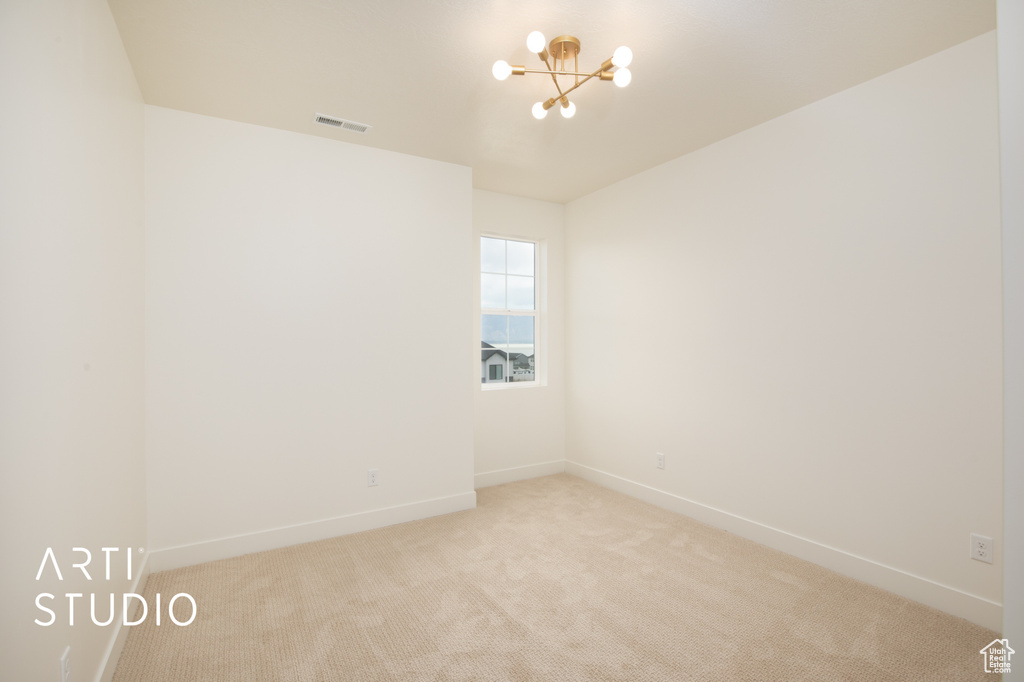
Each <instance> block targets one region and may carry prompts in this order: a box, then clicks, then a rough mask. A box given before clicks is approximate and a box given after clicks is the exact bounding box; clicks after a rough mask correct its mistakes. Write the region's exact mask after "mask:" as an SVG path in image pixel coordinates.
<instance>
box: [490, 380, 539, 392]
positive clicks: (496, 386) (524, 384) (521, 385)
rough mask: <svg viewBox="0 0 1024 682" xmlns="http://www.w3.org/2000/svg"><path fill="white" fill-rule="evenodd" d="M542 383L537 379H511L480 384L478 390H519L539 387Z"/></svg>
mask: <svg viewBox="0 0 1024 682" xmlns="http://www.w3.org/2000/svg"><path fill="white" fill-rule="evenodd" d="M542 385H543V384H541V382H539V381H513V382H510V383H505V384H501V383H493V384H485V383H482V382H481V384H480V390H481V391H484V392H490V391H521V390H523V389H529V388H540V387H541V386H542Z"/></svg>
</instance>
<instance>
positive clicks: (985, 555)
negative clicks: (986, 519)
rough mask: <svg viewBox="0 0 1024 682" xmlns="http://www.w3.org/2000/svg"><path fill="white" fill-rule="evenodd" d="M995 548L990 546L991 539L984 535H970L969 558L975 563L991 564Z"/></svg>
mask: <svg viewBox="0 0 1024 682" xmlns="http://www.w3.org/2000/svg"><path fill="white" fill-rule="evenodd" d="M994 549H995V547H994V546H993V545H992V538H987V537H985V536H984V535H978V534H977V533H971V558H972V559H975V560H977V561H984V562H985V563H986V564H990V563H992V554H993V550H994Z"/></svg>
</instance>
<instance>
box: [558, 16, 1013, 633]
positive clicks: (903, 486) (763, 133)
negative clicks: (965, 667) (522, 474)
mask: <svg viewBox="0 0 1024 682" xmlns="http://www.w3.org/2000/svg"><path fill="white" fill-rule="evenodd" d="M995 64H996V53H995V36H994V33H990V34H987V35H984V36H981V37H979V38H976V39H974V40H971V41H968V42H967V43H964V44H962V45H959V46H956V47H954V48H952V49H949V50H947V51H945V52H942V53H939V54H937V55H934V56H932V57H929V58H927V59H925V60H922V61H920V62H918V63H915V64H912V65H910V66H907V67H905V68H903V69H900V70H898V71H895V72H893V73H890V74H888V75H885V76H883V77H880V78H878V79H875V80H873V81H870V82H868V83H865V84H862V85H860V86H858V87H855V88H852V89H850V90H848V91H845V92H842V93H839V94H837V95H835V96H833V97H830V98H827V99H825V100H822V101H820V102H817V103H815V104H812V105H810V106H807V107H805V108H803V109H800V110H798V111H795V112H792V113H790V114H787V115H785V116H782V117H780V118H778V119H775V120H773V121H769V122H768V123H765V124H763V125H761V126H758V127H756V128H754V129H751V130H749V131H746V132H744V133H742V134H739V135H736V136H734V137H732V138H729V139H727V140H724V141H722V142H719V143H717V144H714V145H712V146H710V147H707V148H705V149H702V150H700V151H697V152H695V153H692V154H690V155H688V156H685V157H682V158H679V159H676V160H674V161H672V162H670V163H667V164H665V165H663V166H660V167H657V168H654V169H652V170H650V171H647V172H644V173H641V174H639V175H636V176H634V177H632V178H629V179H627V180H624V181H622V182H620V183H618V184H616V185H613V186H611V187H608V188H606V189H604V190H602V191H600V192H598V193H595V194H593V195H590V196H588V197H585V198H583V199H580V200H578V201H575V202H573V203H571V204H569V205H568V207H567V209H566V272H567V274H566V278H567V280H566V281H567V283H568V284H567V293H566V310H567V340H566V343H567V347H569V348H572V349H573V352H571V353H568V354H567V356H566V359H567V368H568V377H569V379H568V389H567V398H566V402H567V422H568V445H567V457H568V459H569V460H570V464H569V465H567V468H568V470H569V471H571V472H575V473H580V474H581V475H585V476H589V477H591V478H594V479H595V480H600V481H602V482H604V483H606V484H608V485H613V486H617V487H619V488H620V489H626V490H629V491H630V492H633V493H634V494H641V495H644V496H647V497H648V498H650V499H653V500H656V501H658V502H659V503H661V504H665V505H666V506H672V507H674V508H678V509H680V510H682V511H685V512H687V513H692V514H695V515H697V516H699V517H701V518H704V519H706V520H708V521H711V522H713V523H717V524H719V525H724V526H726V527H729V528H731V529H732V530H734V531H735V532H739V533H742V534H745V535H747V536H750V537H754V538H755V539H758V540H759V541H762V542H766V543H768V544H773V545H775V546H777V547H780V548H783V549H785V550H786V551H790V552H793V553H796V554H798V555H802V556H805V557H807V558H811V559H813V560H815V561H817V562H819V563H822V564H824V565H826V566H831V567H833V568H836V569H838V570H841V571H844V572H847V573H849V574H852V575H855V576H856V577H858V578H861V579H863V580H867V581H869V582H873V583H875V584H880V585H882V586H884V587H887V588H888V589H892V590H895V591H898V592H901V593H903V594H905V595H907V596H910V597H912V598H915V599H918V600H920V601H924V602H926V603H931V604H932V605H934V606H938V607H940V608H943V609H945V610H947V611H951V612H954V613H958V614H959V615H963V616H965V617H968V618H971V619H972V620H975V621H977V622H981V623H983V624H986V625H989V626H990V627H993V628H998V627H999V623H1000V609H999V601H1000V585H1001V571H1000V563H999V562H997V563H996V564H995V565H988V564H983V563H979V562H977V561H971V560H970V559H968V542H969V534H970V533H971V532H972V531H973V532H978V533H982V534H985V535H988V536H991V537H993V538H995V540H996V542H997V546H998V543H1000V541H1001V538H1002V512H1001V485H1000V484H1001V470H1002V459H1001V429H1002V419H1001V412H1002V406H1001V377H1002V366H1001V360H1000V356H1001V338H1000V335H1001V322H1000V316H1001V311H1000V234H999V175H998V173H999V162H998V153H999V147H998V144H999V142H998V131H997V115H996V114H997V103H996V69H995ZM656 451H661V452H664V453H665V455H666V458H667V465H666V468H665V469H664V470H658V469H656V468H655V464H654V461H655V457H654V453H655V452H656ZM659 491H660V492H659ZM997 557H998V552H997Z"/></svg>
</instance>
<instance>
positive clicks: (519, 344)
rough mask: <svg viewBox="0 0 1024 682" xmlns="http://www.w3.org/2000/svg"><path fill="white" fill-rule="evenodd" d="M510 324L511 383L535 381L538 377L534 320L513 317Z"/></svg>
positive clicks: (510, 318) (509, 360)
mask: <svg viewBox="0 0 1024 682" xmlns="http://www.w3.org/2000/svg"><path fill="white" fill-rule="evenodd" d="M508 322H509V324H508V340H509V346H508V350H509V352H508V364H509V374H510V376H509V381H533V380H534V379H535V377H536V367H535V362H534V360H535V357H534V319H533V318H532V317H520V316H513V317H509V320H508Z"/></svg>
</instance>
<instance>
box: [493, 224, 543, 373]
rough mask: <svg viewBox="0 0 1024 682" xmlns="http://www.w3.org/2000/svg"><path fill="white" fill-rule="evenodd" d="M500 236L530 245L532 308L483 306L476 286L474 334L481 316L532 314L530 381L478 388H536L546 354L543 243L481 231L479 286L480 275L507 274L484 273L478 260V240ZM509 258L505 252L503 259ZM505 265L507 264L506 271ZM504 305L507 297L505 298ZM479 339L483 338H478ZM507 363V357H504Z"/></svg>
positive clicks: (507, 367) (498, 237)
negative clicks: (542, 332) (544, 338)
mask: <svg viewBox="0 0 1024 682" xmlns="http://www.w3.org/2000/svg"><path fill="white" fill-rule="evenodd" d="M483 238H487V239H500V240H502V241H506V242H525V243H527V244H533V310H512V309H510V308H484V307H483V292H482V291H481V290H480V289H479V288H478V289H477V297H476V305H477V310H478V311H479V315H477V324H476V330H477V335H478V336H481V335H482V332H481V328H482V323H483V316H484V315H502V316H509V317H532V318H533V381H502V382H500V383H485V382H483V381H480V382H479V383H480V389H481V390H483V391H505V390H519V389H524V388H536V387H538V386H541V385H542V380H541V377H542V376H544V374H543V373H542V369H546V368H545V367H544V366H543V363H544V362H545V357H544V355H543V350H542V344H541V325H542V321H541V301H542V300H543V296H542V291H543V286H544V282H543V281H542V279H543V277H542V273H541V248H542V243H541V241H540V240H537V239H530V238H528V237H513V236H509V235H504V234H496V233H490V232H481V233H480V234H479V235H478V237H477V256H478V257H477V286H478V287H479V285H480V276H481V275H482V274H494V275H507V274H508V273H507V272H504V273H499V272H494V273H489V272H485V271H484V269H483V265H482V264H481V263H480V258H479V255H480V251H479V250H480V239H483ZM507 258H508V256H507V252H506V259H507ZM507 269H508V268H507V267H506V270H507ZM505 302H506V304H507V303H508V299H507V298H506V300H505ZM477 340H478V341H480V340H482V339H477ZM476 346H477V349H476V351H477V353H479V352H480V351H481V350H482V349H481V347H480V346H481V344H480V343H477V344H476ZM480 362H481V360H480V356H479V355H477V363H480ZM506 362H507V360H506ZM510 368H511V363H508V364H507V366H506V377H508V376H512V373H511V370H510Z"/></svg>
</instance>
